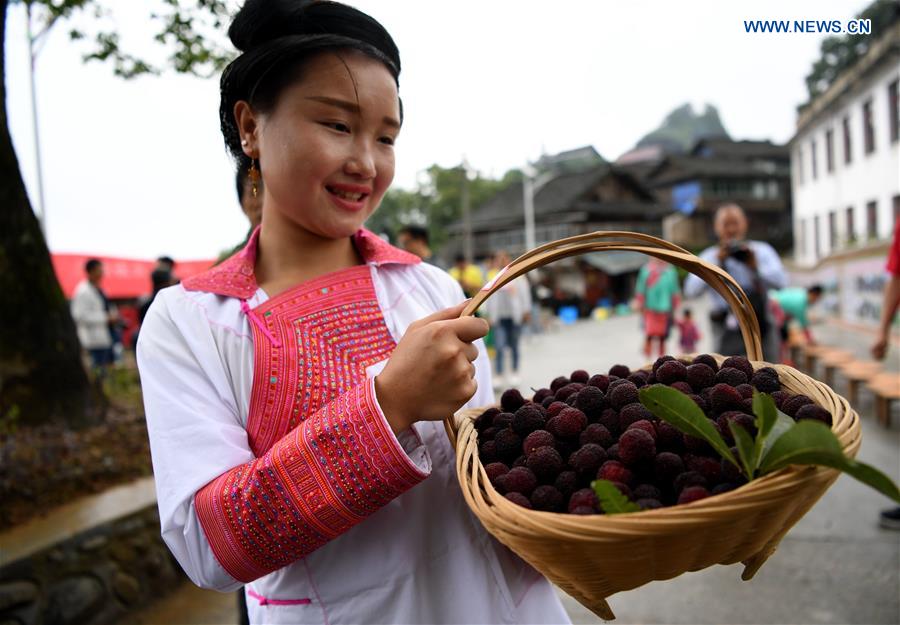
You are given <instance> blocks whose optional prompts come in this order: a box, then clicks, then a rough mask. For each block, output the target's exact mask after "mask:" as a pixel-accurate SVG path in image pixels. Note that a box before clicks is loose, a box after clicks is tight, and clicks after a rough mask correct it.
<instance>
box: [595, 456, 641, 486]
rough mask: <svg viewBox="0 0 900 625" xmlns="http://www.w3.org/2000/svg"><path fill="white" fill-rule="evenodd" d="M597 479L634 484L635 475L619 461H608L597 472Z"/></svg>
mask: <svg viewBox="0 0 900 625" xmlns="http://www.w3.org/2000/svg"><path fill="white" fill-rule="evenodd" d="M597 479H598V480H609V481H610V482H620V483H622V484H633V483H634V473H632V472H631V470H630V469H628V468H627V467H626V466H625V465H624V464H622V463H621V462H619V461H618V460H607V461H606V462H604V463H603V464H602V465H600V468H599V469H598V470H597Z"/></svg>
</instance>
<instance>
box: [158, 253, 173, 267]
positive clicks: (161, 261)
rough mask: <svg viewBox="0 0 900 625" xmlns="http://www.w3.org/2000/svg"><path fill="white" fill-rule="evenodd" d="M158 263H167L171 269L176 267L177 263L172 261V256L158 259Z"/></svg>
mask: <svg viewBox="0 0 900 625" xmlns="http://www.w3.org/2000/svg"><path fill="white" fill-rule="evenodd" d="M156 262H158V263H165V264H167V265H168V266H169V267H173V268H174V267H175V261H174V260H173V259H172V257H171V256H160V257H159V258H157V259H156Z"/></svg>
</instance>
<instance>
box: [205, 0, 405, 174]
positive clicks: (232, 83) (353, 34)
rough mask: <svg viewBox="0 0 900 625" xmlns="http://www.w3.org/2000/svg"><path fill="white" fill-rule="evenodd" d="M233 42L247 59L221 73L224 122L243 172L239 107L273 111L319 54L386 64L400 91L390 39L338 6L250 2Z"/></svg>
mask: <svg viewBox="0 0 900 625" xmlns="http://www.w3.org/2000/svg"><path fill="white" fill-rule="evenodd" d="M228 37H229V38H230V39H231V42H232V43H233V44H234V47H235V48H237V49H238V50H240V51H241V52H242V54H241V55H240V56H238V57H237V58H236V59H235V60H233V61H232V62H231V63H230V64H229V65H228V67H226V68H225V70H224V71H223V72H222V79H221V81H220V83H219V91H220V95H221V99H220V103H219V122H220V125H221V128H222V136H223V137H224V138H225V145H226V147H227V148H228V150H229V151H230V152H231V154H232V156H233V157H234V158H235V160H236V161H237V163H238V167H239V168H240V167H241V166H244V167H248V168H249V165H250V158H249V157H248V156H247V155H245V154H244V151H243V149H242V148H241V137H240V133H239V132H238V128H237V122H236V121H235V119H234V105H235V104H236V103H237V102H239V101H240V100H245V101H247V102H248V103H249V104H250V106H252V107H253V108H254V109H255V110H257V111H261V112H268V111H270V110H272V109H273V108H274V106H275V104H276V102H277V101H278V96H279V95H280V94H281V92H282V91H284V89H286V88H287V87H288V86H290V85H291V84H294V83H295V82H296V81H297V80H298V79H299V78H300V75H301V72H302V70H303V67H304V65H305V64H306V63H307V62H308V61H309V59H310V58H311V57H312V56H313V55H314V54H317V53H320V52H324V51H328V50H331V51H335V50H356V51H359V52H362V53H363V54H365V55H367V56H369V57H371V58H373V59H375V60H377V61H380V62H381V63H383V64H384V66H385V67H387V69H388V71H390V73H391V75H392V76H393V77H394V81H395V82H396V83H397V85H398V87H399V77H400V52H399V51H398V50H397V46H396V44H395V43H394V40H393V39H391V36H390V34H388V32H387V30H385V28H384V27H383V26H382V25H381V24H379V23H378V22H377V21H376V20H375V19H373V18H372V17H370V16H369V15H366V14H365V13H363V12H362V11H359V10H358V9H354V8H353V7H350V6H347V5H345V4H341V3H339V2H331V1H330V0H247V1H246V2H245V3H244V6H242V7H241V9H240V11H238V13H237V15H236V16H235V17H234V21H233V22H232V23H231V26H230V27H229V28H228ZM400 121H403V106H402V103H401V106H400Z"/></svg>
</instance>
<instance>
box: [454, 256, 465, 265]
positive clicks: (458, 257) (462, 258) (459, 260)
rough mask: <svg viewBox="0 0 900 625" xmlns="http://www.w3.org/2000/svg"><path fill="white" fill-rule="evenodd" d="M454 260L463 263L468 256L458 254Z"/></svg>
mask: <svg viewBox="0 0 900 625" xmlns="http://www.w3.org/2000/svg"><path fill="white" fill-rule="evenodd" d="M453 260H454V262H457V263H461V262H463V261H465V260H466V257H465V256H463V255H462V254H457V255H456V256H454V257H453Z"/></svg>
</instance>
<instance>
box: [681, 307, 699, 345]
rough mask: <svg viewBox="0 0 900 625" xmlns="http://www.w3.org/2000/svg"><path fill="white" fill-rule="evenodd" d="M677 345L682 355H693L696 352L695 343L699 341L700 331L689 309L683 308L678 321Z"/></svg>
mask: <svg viewBox="0 0 900 625" xmlns="http://www.w3.org/2000/svg"><path fill="white" fill-rule="evenodd" d="M678 332H679V338H678V344H679V345H680V346H681V353H682V354H693V353H695V352H696V351H697V341H699V340H700V330H698V329H697V326H696V324H694V320H693V318H692V315H691V309H690V308H685V309H684V311H683V312H682V317H681V320H680V321H678Z"/></svg>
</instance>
